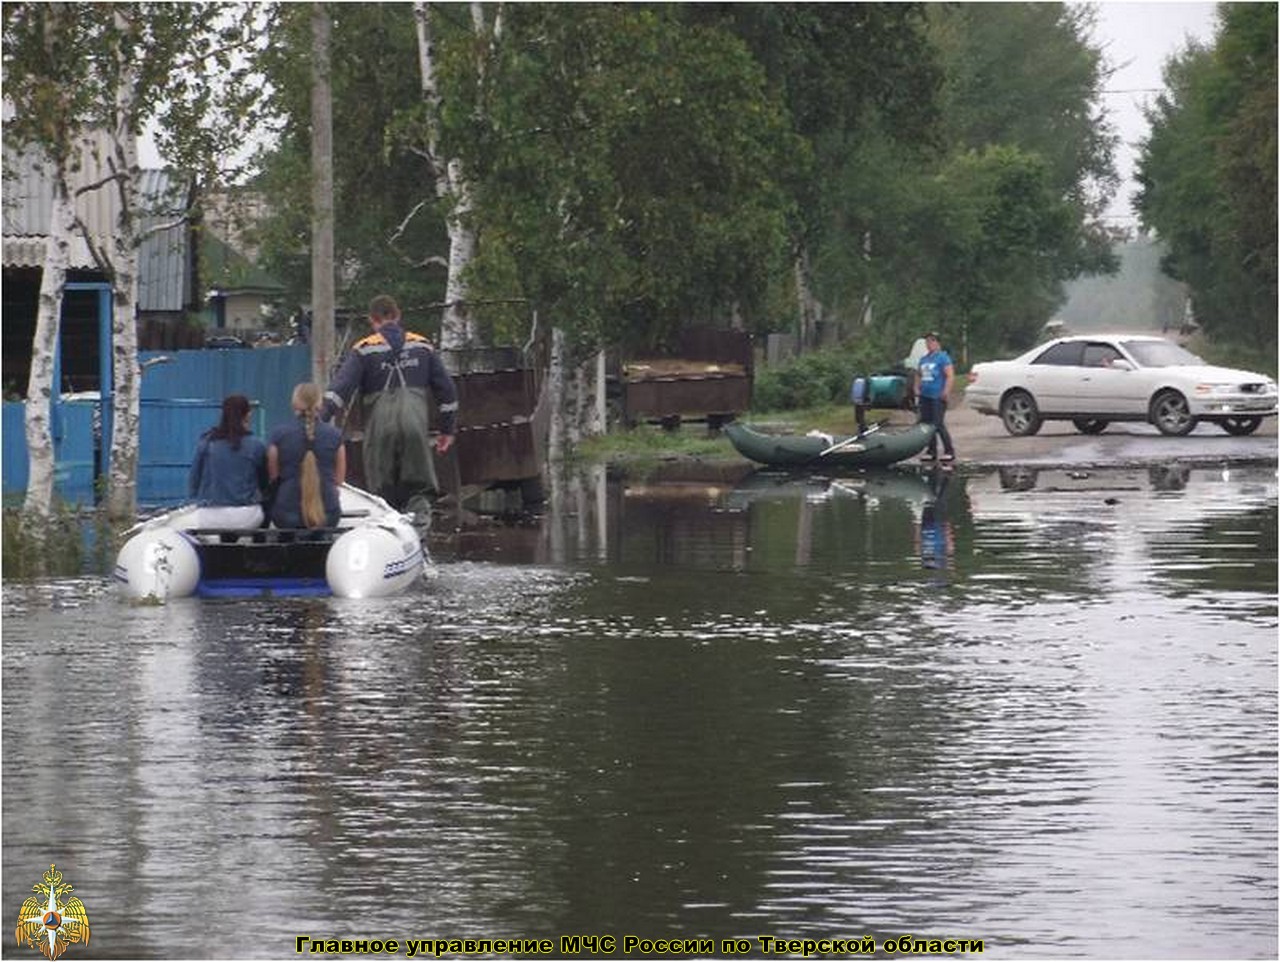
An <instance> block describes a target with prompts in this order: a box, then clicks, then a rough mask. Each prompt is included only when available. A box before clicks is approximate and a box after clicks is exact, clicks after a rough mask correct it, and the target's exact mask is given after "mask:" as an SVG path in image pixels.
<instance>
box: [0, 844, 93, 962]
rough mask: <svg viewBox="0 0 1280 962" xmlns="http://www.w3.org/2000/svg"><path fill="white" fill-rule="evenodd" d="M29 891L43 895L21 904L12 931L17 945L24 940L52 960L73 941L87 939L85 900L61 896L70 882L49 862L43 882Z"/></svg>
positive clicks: (87, 924) (67, 888)
mask: <svg viewBox="0 0 1280 962" xmlns="http://www.w3.org/2000/svg"><path fill="white" fill-rule="evenodd" d="M31 891H33V892H39V893H41V894H42V895H43V896H44V897H43V898H37V897H35V896H34V895H33V896H30V897H29V898H28V899H27V900H26V901H25V902H23V903H22V911H21V912H19V913H18V929H17V931H16V932H15V933H14V934H15V935H16V936H17V938H18V944H19V945H22V944H23V943H26V944H27V945H29V946H31V948H33V949H39V950H40V951H41V952H42V953H44V957H45V958H46V959H49V960H50V962H52V960H53V959H56V958H57V957H58V956H60V955H61V954H62V953H63V952H65V951H67V946H68V945H71V944H72V943H73V942H88V941H89V916H88V914H87V913H86V912H85V910H84V903H83V902H81V901H80V900H79V899H78V898H75V897H74V896H72V897H71V898H69V899H65V900H64V899H63V896H64V895H66V894H67V893H68V892H70V891H71V885H70V884H69V883H65V882H63V881H62V873H61V872H59V871H58V870H57V868H55V867H54V866H52V865H50V866H49V871H47V872H45V873H44V881H43V882H37V883H36V884H35V885H33V886H31Z"/></svg>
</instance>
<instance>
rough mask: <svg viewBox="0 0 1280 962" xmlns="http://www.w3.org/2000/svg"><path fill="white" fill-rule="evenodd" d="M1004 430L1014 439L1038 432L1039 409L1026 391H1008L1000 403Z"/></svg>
mask: <svg viewBox="0 0 1280 962" xmlns="http://www.w3.org/2000/svg"><path fill="white" fill-rule="evenodd" d="M1000 419H1001V420H1002V421H1004V429H1005V430H1006V431H1008V432H1009V433H1010V434H1012V435H1014V436H1015V437H1028V436H1030V435H1032V434H1035V433H1036V432H1037V431H1039V430H1040V423H1041V422H1040V409H1039V408H1038V407H1036V399H1035V398H1033V397H1032V396H1031V395H1030V394H1028V393H1027V392H1026V391H1010V392H1009V393H1008V394H1006V395H1005V396H1004V400H1002V401H1001V402H1000Z"/></svg>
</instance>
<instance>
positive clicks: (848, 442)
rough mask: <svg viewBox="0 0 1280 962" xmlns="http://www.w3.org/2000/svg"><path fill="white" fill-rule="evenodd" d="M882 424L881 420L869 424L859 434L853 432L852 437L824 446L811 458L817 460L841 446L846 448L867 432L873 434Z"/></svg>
mask: <svg viewBox="0 0 1280 962" xmlns="http://www.w3.org/2000/svg"><path fill="white" fill-rule="evenodd" d="M882 424H884V422H883V421H877V422H876V423H875V424H873V425H871V426H870V427H869V428H867V429H866V430H865V431H863V432H862V433H861V434H855V435H854V436H853V437H850V438H845V439H844V440H843V441H837V442H836V443H835V444H833V445H831V447H829V448H826V449H824V450H822V451H820V452H818V453H817V454H816V455H814V457H813V460H815V461H816V460H818V458H825V457H826V456H827V455H828V454H833V453H834V452H836V451H839V450H841V449H843V448H847V447H849V446H850V445H852V444H855V443H856V442H858V441H861V440H862V439H863V438H865V437H866V436H867V435H868V434H875V433H876V432H877V431H879V430H880V426H881V425H882Z"/></svg>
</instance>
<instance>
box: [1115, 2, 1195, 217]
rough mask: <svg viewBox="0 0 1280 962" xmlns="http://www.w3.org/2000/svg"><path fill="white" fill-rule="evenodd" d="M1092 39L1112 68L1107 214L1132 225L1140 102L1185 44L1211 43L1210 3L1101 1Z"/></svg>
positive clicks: (1149, 97) (1151, 95)
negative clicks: (1115, 179)
mask: <svg viewBox="0 0 1280 962" xmlns="http://www.w3.org/2000/svg"><path fill="white" fill-rule="evenodd" d="M1096 6H1097V7H1098V22H1097V26H1096V28H1095V34H1094V40H1095V41H1096V42H1097V43H1098V45H1099V46H1101V47H1102V49H1103V51H1104V52H1105V54H1106V57H1107V60H1108V62H1109V63H1110V64H1111V66H1112V67H1115V68H1117V69H1116V72H1115V74H1114V75H1112V77H1111V80H1110V81H1109V82H1108V84H1107V90H1108V91H1110V93H1108V94H1107V96H1106V97H1105V98H1104V106H1105V107H1106V108H1107V112H1108V114H1110V116H1111V121H1112V123H1113V124H1115V126H1116V129H1117V131H1118V133H1119V134H1120V141H1121V142H1120V146H1119V147H1118V148H1117V150H1116V169H1117V170H1118V171H1119V173H1120V176H1121V179H1122V182H1121V185H1120V190H1119V192H1118V193H1117V194H1116V198H1115V200H1114V201H1112V204H1111V208H1110V211H1109V215H1110V216H1111V217H1113V218H1116V219H1117V220H1118V221H1119V222H1120V223H1121V224H1123V225H1124V226H1128V227H1133V226H1136V225H1137V218H1136V217H1135V216H1134V214H1133V211H1132V209H1131V208H1130V202H1131V199H1132V194H1133V191H1134V186H1135V185H1134V183H1133V180H1132V177H1133V168H1134V162H1135V159H1136V157H1137V144H1138V141H1139V140H1141V139H1142V138H1143V137H1145V136H1146V134H1147V121H1146V119H1145V118H1144V117H1143V115H1142V108H1143V106H1144V105H1145V104H1148V103H1150V102H1152V101H1153V100H1154V99H1155V97H1156V94H1157V93H1158V92H1159V91H1160V90H1161V89H1163V87H1164V80H1163V77H1162V72H1163V69H1164V63H1165V61H1166V60H1168V59H1169V57H1170V56H1172V55H1173V54H1175V53H1177V52H1178V51H1180V50H1182V49H1183V48H1185V47H1186V45H1187V40H1188V38H1194V39H1196V40H1199V41H1202V42H1204V43H1209V42H1210V41H1211V40H1212V39H1213V32H1214V27H1215V21H1214V10H1215V9H1216V7H1217V5H1216V4H1213V3H1176V2H1153V3H1137V2H1102V3H1098V4H1096Z"/></svg>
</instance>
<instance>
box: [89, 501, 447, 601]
mask: <svg viewBox="0 0 1280 962" xmlns="http://www.w3.org/2000/svg"><path fill="white" fill-rule="evenodd" d="M339 493H340V496H341V500H342V519H341V521H340V522H339V524H338V527H336V528H320V529H314V530H306V529H302V530H291V529H285V528H203V529H202V528H193V527H192V526H191V523H192V521H193V520H194V518H193V515H194V512H195V511H196V506H194V505H186V506H183V507H181V508H175V509H174V510H173V511H169V512H166V513H165V514H162V515H159V516H157V517H155V518H151V519H150V520H147V521H144V522H142V523H141V524H139V525H138V526H137V527H135V528H134V529H133V530H132V531H131V532H129V534H130V537H129V540H128V541H126V542H125V545H124V547H123V548H121V549H120V554H119V555H118V556H117V557H116V567H115V580H116V582H117V583H118V584H119V585H120V587H121V589H122V590H123V591H124V593H125V594H126V595H128V596H129V597H131V598H138V599H144V598H153V599H157V600H161V601H163V600H164V599H166V598H181V597H185V596H187V595H200V596H202V597H251V596H255V595H337V596H338V597H340V598H377V597H383V596H386V595H393V594H398V593H399V592H401V591H404V590H405V589H406V588H408V587H409V586H410V585H412V584H413V583H415V582H416V581H417V580H418V579H419V578H421V577H422V576H423V574H424V573H425V571H426V562H427V559H426V554H425V553H424V551H423V547H422V542H421V540H420V538H419V534H418V532H417V530H416V529H415V528H414V526H413V524H412V523H411V519H410V518H409V517H408V516H406V515H403V514H401V513H400V512H398V511H396V510H395V509H394V508H392V507H391V506H390V505H389V504H387V502H386V501H384V500H382V498H379V497H378V496H376V495H373V494H370V493H369V492H367V491H362V490H360V489H359V488H354V487H352V486H351V485H343V486H342V488H341V489H340V490H339Z"/></svg>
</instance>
